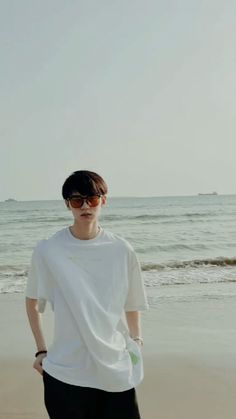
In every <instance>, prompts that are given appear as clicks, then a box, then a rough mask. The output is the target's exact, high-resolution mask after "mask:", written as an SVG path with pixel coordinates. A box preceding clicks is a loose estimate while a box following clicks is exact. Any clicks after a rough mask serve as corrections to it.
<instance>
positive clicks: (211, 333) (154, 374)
mask: <svg viewBox="0 0 236 419" xmlns="http://www.w3.org/2000/svg"><path fill="white" fill-rule="evenodd" d="M0 302H1V305H0V307H1V309H0V310H1V316H0V324H1V346H0V366H1V375H0V377H1V378H0V380H1V381H0V386H1V393H0V418H1V419H15V418H17V419H41V418H48V415H47V413H46V410H45V407H44V403H43V383H42V378H41V376H40V375H39V374H38V373H37V372H36V371H35V370H34V369H33V368H32V363H33V360H34V357H33V355H34V352H35V345H34V340H33V337H32V335H31V333H30V330H29V326H28V323H27V317H26V313H25V310H24V296H23V295H22V294H5V295H1V296H0ZM235 302H236V301H235V299H234V298H232V299H230V298H229V299H228V300H227V301H223V300H219V301H217V300H214V301H209V300H207V301H195V302H188V303H186V302H178V303H177V302H175V303H167V302H164V303H162V304H159V306H158V307H155V308H150V310H149V311H148V312H145V313H143V314H142V324H143V336H144V339H145V346H144V348H143V356H144V366H145V379H144V381H143V382H142V384H141V385H140V386H139V387H138V388H137V394H138V399H139V406H140V411H141V414H142V419H200V418H201V419H234V418H235V409H236V401H235V388H236V359H235V358H236V357H235V347H236V331H235V325H234V318H235V315H234V313H235ZM43 319H44V320H43V323H44V330H45V336H46V339H47V342H48V344H49V343H50V339H51V334H52V327H53V316H52V313H51V312H50V309H49V308H48V309H47V310H46V313H45V315H44V318H43ZM65 419H66V418H65Z"/></svg>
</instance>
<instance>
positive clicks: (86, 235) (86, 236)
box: [69, 221, 100, 240]
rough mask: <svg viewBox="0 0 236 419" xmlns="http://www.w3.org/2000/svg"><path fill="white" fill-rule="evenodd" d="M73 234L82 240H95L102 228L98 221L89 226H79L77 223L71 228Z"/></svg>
mask: <svg viewBox="0 0 236 419" xmlns="http://www.w3.org/2000/svg"><path fill="white" fill-rule="evenodd" d="M69 228H70V232H71V234H72V235H73V236H74V237H76V238H77V239H80V240H90V239H94V238H95V237H96V236H97V235H98V233H99V231H100V227H99V225H98V221H95V222H94V223H91V224H87V225H78V224H77V223H76V222H75V223H74V224H73V225H72V226H70V227H69Z"/></svg>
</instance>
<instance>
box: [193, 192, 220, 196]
mask: <svg viewBox="0 0 236 419" xmlns="http://www.w3.org/2000/svg"><path fill="white" fill-rule="evenodd" d="M198 195H218V193H217V192H209V193H199V194H198Z"/></svg>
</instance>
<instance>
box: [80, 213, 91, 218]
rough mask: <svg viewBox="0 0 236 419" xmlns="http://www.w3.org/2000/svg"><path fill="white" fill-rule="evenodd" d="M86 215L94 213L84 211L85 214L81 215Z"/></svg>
mask: <svg viewBox="0 0 236 419" xmlns="http://www.w3.org/2000/svg"><path fill="white" fill-rule="evenodd" d="M85 215H92V214H91V212H84V213H83V214H81V217H83V216H85Z"/></svg>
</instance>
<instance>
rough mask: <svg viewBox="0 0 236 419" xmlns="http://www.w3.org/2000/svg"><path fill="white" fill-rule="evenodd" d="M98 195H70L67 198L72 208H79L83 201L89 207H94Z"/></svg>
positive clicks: (96, 203)
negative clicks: (83, 196) (80, 196)
mask: <svg viewBox="0 0 236 419" xmlns="http://www.w3.org/2000/svg"><path fill="white" fill-rule="evenodd" d="M99 200H100V196H97V195H94V196H88V197H87V198H79V197H71V198H70V199H69V201H70V203H71V206H72V207H73V208H81V207H82V206H83V203H84V201H86V202H87V203H88V205H89V206H90V207H96V206H97V205H98V204H99Z"/></svg>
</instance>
